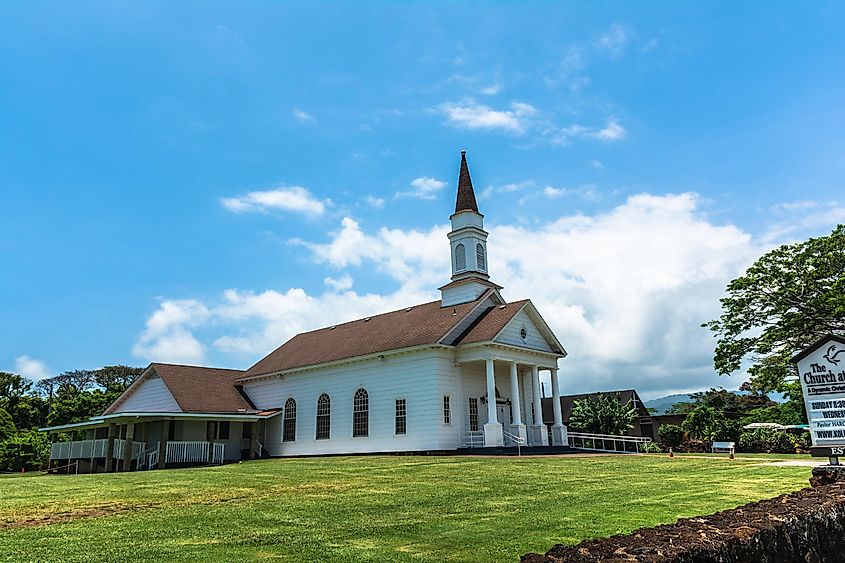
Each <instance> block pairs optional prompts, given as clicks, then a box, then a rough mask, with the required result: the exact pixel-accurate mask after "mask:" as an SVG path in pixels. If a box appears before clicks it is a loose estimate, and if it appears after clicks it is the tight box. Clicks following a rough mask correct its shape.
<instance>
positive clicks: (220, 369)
mask: <svg viewBox="0 0 845 563" xmlns="http://www.w3.org/2000/svg"><path fill="white" fill-rule="evenodd" d="M150 365H151V366H172V367H177V368H196V369H213V370H216V371H246V370H242V369H236V368H216V367H212V366H197V365H194V364H174V363H171V362H150Z"/></svg>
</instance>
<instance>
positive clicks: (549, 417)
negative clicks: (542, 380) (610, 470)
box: [543, 389, 649, 424]
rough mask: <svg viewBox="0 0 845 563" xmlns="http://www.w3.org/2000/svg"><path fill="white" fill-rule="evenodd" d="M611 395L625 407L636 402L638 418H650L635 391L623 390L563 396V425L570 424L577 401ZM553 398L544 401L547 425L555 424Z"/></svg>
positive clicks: (544, 419) (544, 415)
mask: <svg viewBox="0 0 845 563" xmlns="http://www.w3.org/2000/svg"><path fill="white" fill-rule="evenodd" d="M605 395H610V396H611V397H615V398H617V399H618V400H619V402H620V403H622V404H623V405H624V404H626V403H628V401H633V402H634V407H636V409H637V415H638V416H648V415H649V412H648V409H646V408H645V405H643V401H642V399H640V396H639V395H638V394H637V391H636V390H635V389H622V390H619V391H600V392H598V393H580V394H578V395H561V397H560V410H561V414H562V415H563V416H562V418H563V423H564V424H569V417H570V415H572V407H573V406H574V404H575V401H579V400H581V399H596V398H598V397H601V396H605ZM552 409H553V404H552V398H551V397H545V398H544V399H543V421H544V422H547V423H552V422H554V411H553V410H552Z"/></svg>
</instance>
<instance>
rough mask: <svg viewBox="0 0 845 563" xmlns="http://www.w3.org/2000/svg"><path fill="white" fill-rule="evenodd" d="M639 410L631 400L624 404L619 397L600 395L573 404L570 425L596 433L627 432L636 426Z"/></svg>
mask: <svg viewBox="0 0 845 563" xmlns="http://www.w3.org/2000/svg"><path fill="white" fill-rule="evenodd" d="M636 417H637V410H636V409H635V408H634V406H633V404H631V401H628V402H627V403H625V404H623V403H622V401H621V400H619V397H617V396H613V395H599V396H598V397H595V398H586V399H580V400H577V401H575V402H574V403H573V404H572V413H571V414H570V415H569V426H571V427H572V428H573V429H577V430H582V431H584V432H592V433H595V434H616V435H621V434H625V433H626V432H627V431H628V430H630V429H631V428H633V427H634V419H636Z"/></svg>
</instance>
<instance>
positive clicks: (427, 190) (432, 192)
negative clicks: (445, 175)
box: [396, 176, 446, 199]
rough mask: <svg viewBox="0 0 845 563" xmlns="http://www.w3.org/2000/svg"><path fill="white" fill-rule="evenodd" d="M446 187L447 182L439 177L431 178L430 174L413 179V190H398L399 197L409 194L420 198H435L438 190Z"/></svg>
mask: <svg viewBox="0 0 845 563" xmlns="http://www.w3.org/2000/svg"><path fill="white" fill-rule="evenodd" d="M445 187H446V182H444V181H443V180H438V179H437V178H429V177H428V176H420V177H419V178H414V179H413V180H411V190H410V191H407V192H398V193H397V194H396V196H397V197H403V196H409V197H417V198H420V199H435V198H436V197H437V192H439V191H440V190H442V189H443V188H445Z"/></svg>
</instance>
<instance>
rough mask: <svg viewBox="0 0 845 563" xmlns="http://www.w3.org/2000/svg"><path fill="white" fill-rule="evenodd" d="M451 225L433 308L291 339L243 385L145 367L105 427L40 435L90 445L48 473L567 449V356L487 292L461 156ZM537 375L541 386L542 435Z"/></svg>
mask: <svg viewBox="0 0 845 563" xmlns="http://www.w3.org/2000/svg"><path fill="white" fill-rule="evenodd" d="M450 219H451V223H452V231H451V232H450V233H449V235H448V238H449V246H450V250H451V258H452V260H451V264H452V278H451V281H450V282H449V283H447V284H446V285H444V286H443V287H441V288H440V291H441V299H440V300H438V301H433V302H430V303H423V304H419V305H411V306H409V307H407V308H404V309H400V310H398V311H392V312H389V313H384V314H381V315H374V316H372V317H367V318H364V319H358V320H355V321H351V322H347V323H342V324H337V325H332V326H328V327H325V328H322V329H318V330H314V331H310V332H304V333H301V334H298V335H296V336H294V337H293V338H291V339H290V340H288V341H287V342H285V343H284V344H282V345H281V346H280V347H279V348H277V349H276V350H274V351H273V352H271V353H270V354H269V355H267V356H266V357H264V358H262V359H261V360H259V361H258V362H257V363H256V364H255V365H253V366H252V367H251V368H249V369H248V370H246V371H238V370H222V369H214V368H205V367H193V366H177V365H172V364H160V363H154V364H151V365H150V366H149V367H148V368H147V369H146V370H145V371H144V373H143V374H142V375H141V376H140V377H139V378H138V379H137V380H136V381H135V383H133V384H132V385H131V386H130V387H129V388H128V389H127V390H126V391H125V392H124V393H123V394H122V395H121V396H120V397H119V398H118V399H117V400H116V401H115V402H114V404H112V405H111V406H110V407H109V408H108V409H107V410H106V412H105V413H104V414H103V415H102V416H100V417H96V418H93V419H91V420H90V421H88V422H86V423H81V424H75V425H67V426H62V427H53V428H48V429H44V430H47V431H49V432H51V433H53V434H55V433H58V432H68V431H72V430H85V431H87V433H88V434H87V436H86V438H87V440H83V441H77V442H63V443H61V442H59V443H56V444H54V446H53V450H54V451H53V454H54V455H53V456H52V457H53V459H56V460H62V459H63V460H67V459H78V460H86V461H87V462H88V463H89V464H90V465H91V468H92V470H94V471H96V470H102V469H103V468H104V469H105V470H109V471H110V470H114V469H115V467H116V466H117V467H120V468H122V469H123V470H129V469H134V468H138V467H140V468H143V467H150V466H159V467H161V466H163V465H164V464H165V463H168V464H173V463H177V464H178V463H196V462H201V461H206V460H207V461H212V460H213V461H218V462H222V461H224V460H233V459H245V458H254V457H256V456H266V455H269V456H306V455H327V454H350V453H376V452H423V451H450V450H458V449H462V448H478V447H488V448H490V447H506V446H514V445H517V444H519V445H522V446H525V447H542V446H549V445H556V446H564V445H566V444H567V437H566V428H565V427H564V425H563V423H562V417H561V411H560V399H559V398H560V389H559V383H558V377H557V369H558V360H560V359H561V358H564V357H565V356H566V351H565V350H564V348H563V346H562V345H561V343H560V342H559V341H558V339H557V338H556V337H555V335H554V333H553V332H552V330H551V329H550V328H549V326H548V325H547V324H546V322H545V321H544V320H543V317H542V316H541V315H540V313H539V312H538V311H537V309H536V308H535V307H534V305H533V304H532V303H531V301H530V300H527V299H526V300H521V301H512V302H507V301H505V299H504V298H503V297H502V294H501V293H500V292H501V290H502V289H503V288H502V287H501V286H499V285H496V284H495V283H493V282H492V281H490V275H489V272H488V270H487V264H488V259H487V231H485V230H484V216H483V215H482V214H481V213H479V211H478V205H477V203H476V199H475V193H474V191H473V187H472V181H471V179H470V174H469V169H468V167H467V162H466V153H465V152H464V151H462V152H461V165H460V176H459V180H458V193H457V202H456V205H455V213H454V214H453V215H452V216H451V218H450ZM543 370H547V371H549V372H551V381H552V395H553V400H552V401H551V404H552V406H553V410H554V417H553V421H554V424H553V425H552V426H551V427H547V426H546V425H545V424H544V423H543V412H542V401H541V388H540V380H539V372H540V371H543ZM129 443H132V447H131V448H130V447H126V445H127V444H129ZM68 444H69V445H68ZM74 448H75V449H74Z"/></svg>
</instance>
